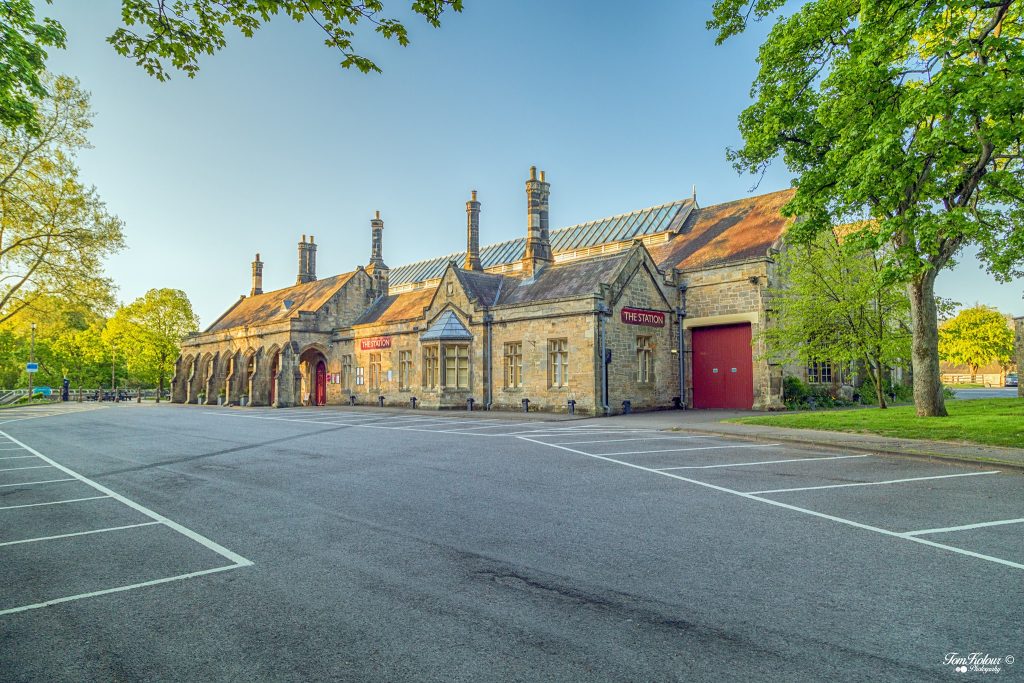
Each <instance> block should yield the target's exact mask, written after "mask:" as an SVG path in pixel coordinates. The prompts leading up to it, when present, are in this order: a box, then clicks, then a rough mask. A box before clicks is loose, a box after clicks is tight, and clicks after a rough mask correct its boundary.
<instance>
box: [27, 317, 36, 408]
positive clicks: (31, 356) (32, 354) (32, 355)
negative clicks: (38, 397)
mask: <svg viewBox="0 0 1024 683" xmlns="http://www.w3.org/2000/svg"><path fill="white" fill-rule="evenodd" d="M38 371H39V364H38V363H36V324H35V323H32V346H31V350H30V351H29V352H28V363H26V364H25V372H27V373H28V400H29V402H31V401H32V380H33V378H35V373H36V372H38Z"/></svg>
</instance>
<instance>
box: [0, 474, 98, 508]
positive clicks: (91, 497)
mask: <svg viewBox="0 0 1024 683" xmlns="http://www.w3.org/2000/svg"><path fill="white" fill-rule="evenodd" d="M62 481H74V480H73V479H63V480H62ZM100 498H110V496H90V497H89V498H72V499H70V500H51V501H50V502H49V503H27V504H25V505H8V506H7V507H3V508H0V510H14V509H16V508H35V507H39V506H41V505H61V504H63V503H78V502H80V501H83V500H99V499H100Z"/></svg>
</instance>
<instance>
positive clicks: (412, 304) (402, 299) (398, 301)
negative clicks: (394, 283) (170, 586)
mask: <svg viewBox="0 0 1024 683" xmlns="http://www.w3.org/2000/svg"><path fill="white" fill-rule="evenodd" d="M433 298H434V290H433V289H416V290H413V291H411V292H405V293H403V294H391V295H388V296H383V297H381V298H380V299H377V301H375V302H374V304H373V305H372V306H370V308H368V309H367V310H366V311H365V312H363V314H362V315H361V316H359V317H358V318H357V319H356V321H355V322H354V323H352V324H353V325H368V324H370V323H374V324H385V323H397V322H401V321H404V320H416V319H419V318H422V317H423V309H424V308H426V307H427V306H429V305H430V300H431V299H433Z"/></svg>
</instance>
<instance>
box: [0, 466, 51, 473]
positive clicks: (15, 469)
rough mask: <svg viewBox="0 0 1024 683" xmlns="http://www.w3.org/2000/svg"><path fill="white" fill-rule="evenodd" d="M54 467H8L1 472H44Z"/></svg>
mask: <svg viewBox="0 0 1024 683" xmlns="http://www.w3.org/2000/svg"><path fill="white" fill-rule="evenodd" d="M47 467H52V465H30V466H29V467H8V468H6V469H2V470H0V472H17V471H18V470H42V469H46V468H47Z"/></svg>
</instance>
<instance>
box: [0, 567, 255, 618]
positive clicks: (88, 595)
mask: <svg viewBox="0 0 1024 683" xmlns="http://www.w3.org/2000/svg"><path fill="white" fill-rule="evenodd" d="M250 564H251V563H250ZM240 566H247V565H237V564H229V565H227V566H225V567H214V568H213V569H204V570H202V571H199V572H192V573H191V574H178V575H177V576H168V577H167V578H164V579H155V580H153V581H143V582H142V583H133V584H129V585H127V586H118V587H117V588H107V589H105V590H100V591H93V592H91V593H79V594H78V595H69V596H67V597H64V598H54V599H53V600H47V601H46V602H37V603H35V604H33V605H22V606H21V607H11V608H10V609H5V610H0V616H3V615H4V614H15V613H17V612H24V611H26V610H30V609H39V608H40V607H49V606H50V605H59V604H61V603H62V602H71V601H73V600H83V599H85V598H95V597H97V596H100V595H109V594H110V593H120V592H122V591H130V590H132V589H134V588H147V587H149V586H157V585H159V584H161V583H170V582H171V581H181V580H183V579H192V578H195V577H197V576H204V575H206V574H214V573H216V572H224V571H227V570H229V569H238V567H240Z"/></svg>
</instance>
